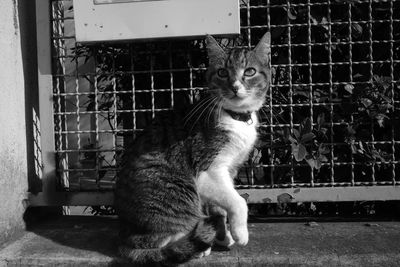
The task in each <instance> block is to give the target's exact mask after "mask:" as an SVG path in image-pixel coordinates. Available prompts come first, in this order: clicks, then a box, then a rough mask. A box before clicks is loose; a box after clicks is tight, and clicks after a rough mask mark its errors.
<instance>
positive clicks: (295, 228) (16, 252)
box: [0, 216, 400, 267]
mask: <svg viewBox="0 0 400 267" xmlns="http://www.w3.org/2000/svg"><path fill="white" fill-rule="evenodd" d="M249 230H250V242H249V244H248V245H247V246H246V247H243V248H242V247H236V246H234V247H232V248H231V249H230V250H229V251H213V252H212V253H211V255H210V256H208V257H206V258H203V259H197V260H193V261H191V262H189V263H187V264H185V265H183V266H230V267H233V266H363V267H364V266H400V222H398V221H391V222H390V221H379V222H371V221H369V222H363V221H356V222H317V223H314V222H311V223H307V221H300V222H271V221H267V222H257V223H251V222H250V223H249ZM116 241H117V221H116V220H115V219H114V218H101V217H88V216H82V217H79V216H78V217H75V216H69V217H63V218H60V219H58V220H55V221H52V222H47V223H42V224H40V225H38V226H36V227H33V228H32V229H30V231H26V232H25V233H23V234H22V235H21V236H20V237H19V238H17V239H16V240H14V241H11V242H9V243H8V244H5V245H3V246H2V247H0V266H110V265H112V266H119V265H121V264H120V263H119V262H120V260H119V259H118V258H117V256H116Z"/></svg>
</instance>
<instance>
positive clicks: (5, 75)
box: [0, 0, 28, 243]
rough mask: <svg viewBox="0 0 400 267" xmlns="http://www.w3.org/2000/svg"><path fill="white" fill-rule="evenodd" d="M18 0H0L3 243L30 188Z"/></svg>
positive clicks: (0, 234) (19, 217) (16, 224)
mask: <svg viewBox="0 0 400 267" xmlns="http://www.w3.org/2000/svg"><path fill="white" fill-rule="evenodd" d="M17 10H18V8H17V3H16V0H6V1H0V68H1V69H0V243H1V242H2V241H4V240H5V239H7V238H8V237H9V236H10V235H11V234H13V233H14V232H15V231H18V230H19V229H23V227H24V222H23V219H22V216H23V212H24V205H23V202H24V199H26V194H27V190H28V179H27V154H26V129H25V92H24V90H25V87H24V73H23V63H22V53H21V43H20V33H19V25H18V12H17Z"/></svg>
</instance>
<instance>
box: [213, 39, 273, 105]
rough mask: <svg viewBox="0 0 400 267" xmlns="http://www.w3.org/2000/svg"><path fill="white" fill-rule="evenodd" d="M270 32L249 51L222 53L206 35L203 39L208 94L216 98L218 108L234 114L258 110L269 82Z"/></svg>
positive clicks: (232, 50) (235, 50)
mask: <svg viewBox="0 0 400 267" xmlns="http://www.w3.org/2000/svg"><path fill="white" fill-rule="evenodd" d="M270 39H271V37H270V33H269V32H267V33H266V34H265V35H264V36H263V37H262V38H261V40H260V42H259V43H258V45H257V46H256V47H255V48H254V49H253V50H249V49H246V48H233V49H230V50H224V49H223V48H222V47H221V46H220V45H219V44H218V43H217V41H216V40H215V39H214V38H213V37H212V36H210V35H208V36H207V38H206V45H207V52H208V58H209V66H208V71H207V81H208V87H209V89H210V93H211V94H213V95H215V96H217V97H219V99H220V100H221V103H222V107H223V108H225V109H229V110H233V111H236V112H249V111H255V110H258V109H260V108H261V106H262V105H263V103H264V101H265V95H266V93H267V91H268V89H269V83H270V79H271V74H270V73H271V64H270V58H271V47H270Z"/></svg>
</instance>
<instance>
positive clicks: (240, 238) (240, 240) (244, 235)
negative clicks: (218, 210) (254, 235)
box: [231, 225, 249, 246]
mask: <svg viewBox="0 0 400 267" xmlns="http://www.w3.org/2000/svg"><path fill="white" fill-rule="evenodd" d="M231 231H232V237H233V240H235V242H236V244H238V245H239V246H246V245H247V243H248V242H249V231H248V230H247V225H245V226H239V227H233V229H231Z"/></svg>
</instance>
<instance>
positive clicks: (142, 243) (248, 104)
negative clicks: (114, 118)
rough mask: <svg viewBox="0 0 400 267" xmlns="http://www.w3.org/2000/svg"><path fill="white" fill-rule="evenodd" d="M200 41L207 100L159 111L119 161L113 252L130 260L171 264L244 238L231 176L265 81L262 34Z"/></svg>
mask: <svg viewBox="0 0 400 267" xmlns="http://www.w3.org/2000/svg"><path fill="white" fill-rule="evenodd" d="M205 43H206V48H207V53H208V58H209V67H208V70H207V73H206V79H207V82H208V90H207V93H208V96H207V98H205V100H204V101H203V102H200V104H198V105H197V106H195V108H194V109H193V110H192V111H191V113H189V114H187V116H186V118H181V117H179V115H177V114H179V113H176V112H175V113H174V112H172V113H170V114H167V113H165V114H161V115H160V116H159V118H158V120H156V122H155V123H154V124H153V125H152V126H151V127H149V128H148V129H147V130H146V131H145V132H144V134H143V135H142V137H140V138H137V141H136V142H135V143H134V144H133V145H132V146H131V147H130V148H129V149H128V150H127V151H126V152H125V155H124V157H123V160H122V163H121V170H120V172H119V175H118V177H119V178H118V179H117V183H116V189H115V209H116V212H117V214H118V217H119V221H120V240H121V245H120V247H119V252H120V254H121V256H123V257H124V258H127V259H129V260H130V261H131V262H132V263H135V264H149V265H150V266H156V265H175V264H179V263H183V262H186V261H188V260H190V259H192V258H195V257H201V256H207V255H208V254H209V253H210V250H211V246H212V245H213V244H214V243H216V244H219V245H222V246H227V247H228V246H231V245H233V244H234V243H236V244H238V245H241V246H244V245H246V244H247V243H248V239H249V234H248V229H247V212H248V210H247V204H246V201H245V199H243V198H242V197H241V196H240V195H239V194H238V192H237V191H236V190H235V189H234V184H233V178H234V177H235V176H236V175H237V172H238V169H239V167H240V166H241V165H242V164H243V163H244V161H245V160H246V159H247V157H248V154H249V153H250V151H251V150H252V148H253V145H254V143H255V142H256V138H257V124H258V118H257V111H258V110H259V109H260V108H261V107H262V106H263V104H264V100H265V97H266V93H267V91H268V90H269V84H270V79H271V74H270V71H271V67H270V66H271V64H270V34H269V33H268V32H267V33H266V34H265V35H264V36H263V37H262V38H261V40H260V42H259V43H258V45H257V46H256V47H255V48H254V49H253V50H250V49H247V48H232V49H226V50H225V49H223V48H221V46H220V45H219V44H218V42H217V41H216V40H215V39H214V38H213V37H212V36H207V37H206V42H205ZM185 119H186V124H185ZM193 119H194V120H195V121H196V122H195V123H187V122H188V121H191V120H193ZM227 218H228V219H229V226H230V230H228V227H227V225H226V223H227Z"/></svg>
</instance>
